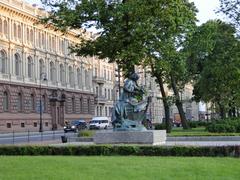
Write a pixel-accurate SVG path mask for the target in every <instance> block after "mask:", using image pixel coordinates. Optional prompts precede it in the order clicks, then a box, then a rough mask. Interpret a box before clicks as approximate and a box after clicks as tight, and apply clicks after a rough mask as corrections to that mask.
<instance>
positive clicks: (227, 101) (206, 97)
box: [188, 21, 240, 118]
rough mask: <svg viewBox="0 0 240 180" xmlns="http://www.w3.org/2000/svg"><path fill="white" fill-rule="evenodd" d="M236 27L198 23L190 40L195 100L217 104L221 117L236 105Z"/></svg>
mask: <svg viewBox="0 0 240 180" xmlns="http://www.w3.org/2000/svg"><path fill="white" fill-rule="evenodd" d="M234 34H235V29H234V28H233V27H232V26H231V25H229V24H226V23H224V22H221V21H208V22H207V23H205V24H203V25H201V26H200V27H199V28H198V30H197V31H196V33H195V34H194V35H193V36H192V41H191V42H190V43H189V46H188V47H189V49H188V50H189V52H190V53H189V67H190V69H191V72H192V75H193V76H194V79H195V86H194V95H195V99H196V100H198V101H200V100H202V101H205V102H212V103H214V104H216V105H217V107H218V109H219V112H220V116H221V117H222V118H224V117H225V114H226V112H227V111H228V110H229V109H232V108H233V107H235V106H237V105H238V106H239V97H238V95H239V92H240V91H239V88H240V85H239V83H238V82H239V80H240V73H239V70H240V61H239V60H240V53H239V48H240V43H239V40H238V39H237V38H236V37H235V35H234Z"/></svg>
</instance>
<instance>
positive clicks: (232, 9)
mask: <svg viewBox="0 0 240 180" xmlns="http://www.w3.org/2000/svg"><path fill="white" fill-rule="evenodd" d="M220 11H221V12H222V13H224V14H225V15H226V16H227V17H228V18H229V19H230V20H231V22H232V24H234V25H235V26H236V28H237V29H238V30H240V21H239V18H240V3H239V1H238V0H220Z"/></svg>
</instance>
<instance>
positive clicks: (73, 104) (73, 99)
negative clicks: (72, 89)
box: [72, 97, 76, 113]
mask: <svg viewBox="0 0 240 180" xmlns="http://www.w3.org/2000/svg"><path fill="white" fill-rule="evenodd" d="M72 112H73V113H75V112H76V108H75V98H74V97H72Z"/></svg>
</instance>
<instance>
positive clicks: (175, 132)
mask: <svg viewBox="0 0 240 180" xmlns="http://www.w3.org/2000/svg"><path fill="white" fill-rule="evenodd" d="M168 136H240V133H211V132H208V131H206V130H205V127H198V128H192V129H188V130H184V129H183V128H173V129H172V132H171V133H170V134H168Z"/></svg>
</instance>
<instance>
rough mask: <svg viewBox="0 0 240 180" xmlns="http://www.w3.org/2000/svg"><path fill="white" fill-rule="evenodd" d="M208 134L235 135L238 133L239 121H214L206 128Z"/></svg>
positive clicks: (239, 128) (239, 129) (239, 130)
mask: <svg viewBox="0 0 240 180" xmlns="http://www.w3.org/2000/svg"><path fill="white" fill-rule="evenodd" d="M206 130H207V131H209V132H217V133H225V132H228V133H235V132H238V133H239V132H240V119H224V120H215V121H213V122H212V123H211V124H209V125H208V126H207V127H206Z"/></svg>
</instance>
